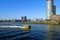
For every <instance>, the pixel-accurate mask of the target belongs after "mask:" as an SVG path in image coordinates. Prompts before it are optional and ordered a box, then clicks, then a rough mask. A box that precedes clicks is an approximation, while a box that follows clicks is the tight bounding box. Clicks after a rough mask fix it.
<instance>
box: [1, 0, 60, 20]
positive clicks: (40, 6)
mask: <svg viewBox="0 0 60 40" xmlns="http://www.w3.org/2000/svg"><path fill="white" fill-rule="evenodd" d="M54 4H55V5H56V13H57V14H59V13H60V0H54ZM21 16H27V18H28V19H29V18H30V19H33V18H45V17H46V0H0V19H20V18H21Z"/></svg>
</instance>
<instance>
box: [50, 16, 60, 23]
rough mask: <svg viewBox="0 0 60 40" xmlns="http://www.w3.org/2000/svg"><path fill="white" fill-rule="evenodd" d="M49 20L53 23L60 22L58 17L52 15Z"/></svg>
mask: <svg viewBox="0 0 60 40" xmlns="http://www.w3.org/2000/svg"><path fill="white" fill-rule="evenodd" d="M50 20H51V21H53V22H60V15H52V16H51V17H50Z"/></svg>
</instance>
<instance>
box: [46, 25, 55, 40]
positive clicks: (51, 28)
mask: <svg viewBox="0 0 60 40" xmlns="http://www.w3.org/2000/svg"><path fill="white" fill-rule="evenodd" d="M46 28H47V29H46V30H47V33H46V40H55V37H56V25H47V26H46Z"/></svg>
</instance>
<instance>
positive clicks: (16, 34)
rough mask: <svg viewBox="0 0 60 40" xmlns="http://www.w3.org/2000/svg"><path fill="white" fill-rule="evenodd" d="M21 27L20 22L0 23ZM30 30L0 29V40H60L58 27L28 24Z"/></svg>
mask: <svg viewBox="0 0 60 40" xmlns="http://www.w3.org/2000/svg"><path fill="white" fill-rule="evenodd" d="M2 24H13V25H17V26H21V25H22V23H21V22H0V25H2ZM30 25H31V29H30V30H22V29H20V28H0V40H60V25H46V24H30Z"/></svg>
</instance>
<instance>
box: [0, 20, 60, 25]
mask: <svg viewBox="0 0 60 40" xmlns="http://www.w3.org/2000/svg"><path fill="white" fill-rule="evenodd" d="M0 22H21V21H0ZM22 23H23V24H49V25H60V22H51V21H49V22H47V21H46V22H27V21H26V22H22Z"/></svg>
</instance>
